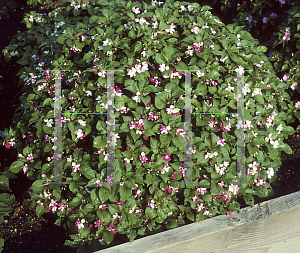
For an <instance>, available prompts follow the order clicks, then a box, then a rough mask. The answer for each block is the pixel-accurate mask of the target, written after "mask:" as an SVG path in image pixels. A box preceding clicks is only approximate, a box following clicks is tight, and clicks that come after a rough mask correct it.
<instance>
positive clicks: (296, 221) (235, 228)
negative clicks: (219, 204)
mask: <svg viewBox="0 0 300 253" xmlns="http://www.w3.org/2000/svg"><path fill="white" fill-rule="evenodd" d="M100 252H101V253H106V252H111V253H131V252H136V253H138V252H151V253H159V252H163V253H169V252H170V253H176V252H195V253H196V252H201V253H206V252H207V253H213V252H216V253H219V252H228V253H229V252H230V253H234V252H243V253H244V252H253V253H270V252H276V253H286V252H289V253H292V252H295V253H296V252H297V253H298V252H300V191H299V192H295V193H292V194H289V195H285V196H282V197H279V198H276V199H272V200H269V201H266V202H263V203H260V204H256V205H255V206H254V207H253V208H252V207H246V208H243V209H241V211H240V212H239V213H238V212H233V213H232V215H231V217H230V216H226V215H220V216H217V217H213V218H210V219H207V220H204V221H201V222H197V223H193V224H189V225H185V226H182V227H178V228H174V229H170V230H168V231H165V232H161V233H158V234H155V235H151V236H147V237H144V238H141V239H138V240H135V241H133V242H132V243H131V244H130V243H124V244H120V245H118V246H114V247H111V248H108V249H104V250H100V251H97V252H95V253H100Z"/></svg>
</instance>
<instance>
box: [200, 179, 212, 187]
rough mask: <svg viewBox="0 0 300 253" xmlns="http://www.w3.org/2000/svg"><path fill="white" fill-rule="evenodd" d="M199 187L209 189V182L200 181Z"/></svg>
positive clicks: (205, 180)
mask: <svg viewBox="0 0 300 253" xmlns="http://www.w3.org/2000/svg"><path fill="white" fill-rule="evenodd" d="M200 186H201V187H203V188H209V187H210V182H209V181H208V180H207V179H203V180H201V181H200Z"/></svg>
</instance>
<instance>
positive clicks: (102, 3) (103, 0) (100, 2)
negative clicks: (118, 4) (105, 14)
mask: <svg viewBox="0 0 300 253" xmlns="http://www.w3.org/2000/svg"><path fill="white" fill-rule="evenodd" d="M97 4H100V5H104V6H107V5H110V3H109V2H108V1H107V0H97Z"/></svg>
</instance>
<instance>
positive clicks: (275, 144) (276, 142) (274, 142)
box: [270, 141, 279, 148]
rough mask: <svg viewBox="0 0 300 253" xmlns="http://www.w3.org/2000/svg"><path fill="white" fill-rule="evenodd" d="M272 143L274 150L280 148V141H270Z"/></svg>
mask: <svg viewBox="0 0 300 253" xmlns="http://www.w3.org/2000/svg"><path fill="white" fill-rule="evenodd" d="M270 143H271V144H272V145H273V148H278V146H279V142H278V141H270Z"/></svg>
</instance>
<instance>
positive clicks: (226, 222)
mask: <svg viewBox="0 0 300 253" xmlns="http://www.w3.org/2000/svg"><path fill="white" fill-rule="evenodd" d="M297 206H300V191H298V192H294V193H291V194H288V195H285V196H282V197H279V198H275V199H271V200H268V201H265V202H262V203H258V204H255V205H254V207H251V206H249V207H245V208H242V209H241V210H240V211H239V212H237V211H234V212H233V213H232V215H231V216H228V215H219V216H216V217H212V218H209V219H207V220H204V221H201V222H195V223H192V224H188V225H184V226H181V227H178V228H173V229H170V230H168V231H164V232H161V233H157V234H155V235H150V236H147V237H144V238H140V239H137V240H134V241H133V242H131V244H130V242H127V243H123V244H120V245H117V246H114V247H110V248H107V249H103V250H99V251H96V252H94V253H100V252H101V253H106V252H107V253H108V252H110V253H139V252H141V253H142V252H143V253H144V252H150V251H154V250H159V249H161V248H164V247H167V246H171V245H174V244H178V243H182V242H185V241H188V240H191V239H194V238H197V237H200V236H205V235H209V234H212V233H216V232H219V231H222V230H224V229H228V228H232V227H236V226H240V225H242V224H245V223H247V222H252V221H256V220H261V219H264V218H266V217H269V216H272V215H274V214H276V213H280V212H283V211H285V210H289V209H291V208H293V207H297Z"/></svg>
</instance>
